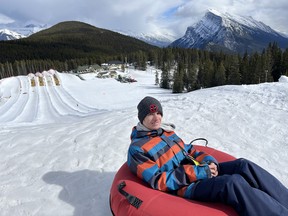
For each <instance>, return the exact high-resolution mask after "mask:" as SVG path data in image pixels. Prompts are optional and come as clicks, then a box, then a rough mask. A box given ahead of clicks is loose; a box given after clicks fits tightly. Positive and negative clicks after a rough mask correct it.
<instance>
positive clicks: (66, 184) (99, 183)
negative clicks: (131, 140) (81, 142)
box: [43, 170, 115, 216]
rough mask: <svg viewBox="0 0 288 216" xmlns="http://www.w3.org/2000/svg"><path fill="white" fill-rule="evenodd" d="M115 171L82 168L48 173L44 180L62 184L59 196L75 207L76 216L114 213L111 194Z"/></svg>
mask: <svg viewBox="0 0 288 216" xmlns="http://www.w3.org/2000/svg"><path fill="white" fill-rule="evenodd" d="M114 176H115V173H105V172H103V173H102V172H97V171H91V170H81V171H77V172H72V173H70V172H64V171H55V172H49V173H46V174H45V175H44V176H43V180H44V181H45V182H46V183H48V184H55V185H60V186H62V188H63V189H62V190H61V192H60V193H59V198H60V199H61V200H63V201H65V202H66V203H68V204H70V205H71V206H73V207H74V209H75V210H74V216H93V215H112V214H111V213H110V206H109V194H110V187H111V184H112V181H113V179H114Z"/></svg>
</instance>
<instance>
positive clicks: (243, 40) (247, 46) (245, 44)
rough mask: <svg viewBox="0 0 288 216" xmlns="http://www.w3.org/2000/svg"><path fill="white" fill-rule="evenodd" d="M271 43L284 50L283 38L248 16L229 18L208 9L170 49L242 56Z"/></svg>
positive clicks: (227, 15) (287, 42)
mask: <svg viewBox="0 0 288 216" xmlns="http://www.w3.org/2000/svg"><path fill="white" fill-rule="evenodd" d="M274 41H276V42H277V43H278V45H279V47H281V48H286V47H287V44H288V38H287V37H284V36H283V34H280V33H278V32H276V31H275V30H273V29H272V28H270V27H269V26H267V25H265V24H264V23H262V22H259V21H256V20H254V19H253V18H252V17H250V16H249V17H244V16H239V15H230V14H228V13H221V12H218V11H216V10H213V9H210V10H208V11H207V12H206V14H205V16H204V17H203V18H202V19H201V20H200V21H199V22H197V23H196V24H194V25H193V26H189V27H188V28H187V30H186V33H185V35H184V36H183V37H181V38H179V39H177V40H176V41H174V42H173V43H171V44H170V46H172V47H182V48H199V49H207V50H220V49H222V50H224V51H225V50H226V51H233V52H238V53H244V52H245V51H248V52H255V51H262V50H263V48H266V47H267V45H268V44H269V42H274Z"/></svg>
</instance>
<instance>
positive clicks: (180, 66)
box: [154, 43, 288, 93]
mask: <svg viewBox="0 0 288 216" xmlns="http://www.w3.org/2000/svg"><path fill="white" fill-rule="evenodd" d="M154 63H155V66H156V68H159V69H161V71H162V72H161V77H159V74H158V73H156V75H155V76H156V77H155V82H156V83H157V84H159V85H160V87H162V88H165V89H172V92H173V93H181V92H189V91H193V90H196V89H199V88H209V87H214V86H220V85H240V84H258V83H263V82H277V81H278V79H279V78H280V76H281V75H286V76H287V75H288V49H286V50H285V51H282V50H281V49H280V48H279V47H278V45H277V44H276V43H270V44H269V45H268V47H267V48H266V49H264V50H263V51H262V53H257V52H256V53H253V54H248V53H245V54H244V55H243V56H240V55H232V54H225V53H223V52H218V53H216V52H209V51H204V50H194V49H177V48H165V49H162V50H158V52H157V53H154Z"/></svg>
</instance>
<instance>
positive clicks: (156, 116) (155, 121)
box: [143, 112, 162, 130]
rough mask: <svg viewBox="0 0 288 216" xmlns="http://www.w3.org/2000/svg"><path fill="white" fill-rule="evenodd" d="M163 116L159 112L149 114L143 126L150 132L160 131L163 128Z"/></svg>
mask: <svg viewBox="0 0 288 216" xmlns="http://www.w3.org/2000/svg"><path fill="white" fill-rule="evenodd" d="M161 122H162V115H161V114H160V113H159V112H154V113H149V114H148V115H147V116H146V117H145V118H144V120H143V125H144V126H145V127H146V128H148V129H150V130H158V129H159V128H160V127H161Z"/></svg>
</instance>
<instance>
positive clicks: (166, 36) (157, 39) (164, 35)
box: [115, 30, 177, 47]
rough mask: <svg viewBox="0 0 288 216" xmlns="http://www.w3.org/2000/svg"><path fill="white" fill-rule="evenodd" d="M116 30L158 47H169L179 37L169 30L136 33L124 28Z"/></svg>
mask: <svg viewBox="0 0 288 216" xmlns="http://www.w3.org/2000/svg"><path fill="white" fill-rule="evenodd" d="M115 31H116V32H118V33H120V34H123V35H126V36H130V37H134V38H136V39H138V40H141V41H144V42H146V43H148V44H151V45H153V46H158V47H167V46H168V45H169V44H171V43H172V42H173V41H175V40H176V39H177V37H176V36H175V35H173V34H172V33H168V32H157V33H136V32H133V31H122V30H115Z"/></svg>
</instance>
